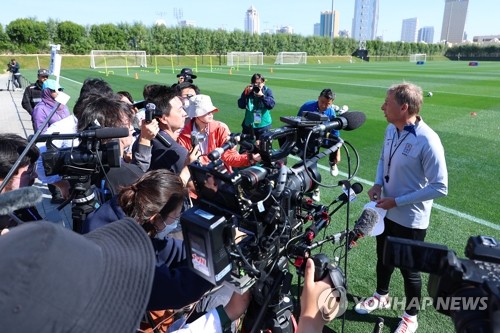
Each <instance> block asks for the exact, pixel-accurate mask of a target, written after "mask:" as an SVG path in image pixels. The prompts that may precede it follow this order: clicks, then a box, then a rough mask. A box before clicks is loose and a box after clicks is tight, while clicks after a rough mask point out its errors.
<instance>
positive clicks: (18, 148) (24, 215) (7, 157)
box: [0, 133, 42, 230]
mask: <svg viewBox="0 0 500 333" xmlns="http://www.w3.org/2000/svg"><path fill="white" fill-rule="evenodd" d="M27 145H28V141H27V140H26V139H24V138H22V137H20V136H19V135H17V134H13V133H2V134H0V181H1V182H2V183H3V181H4V179H5V177H6V176H7V175H8V174H9V172H10V169H12V167H13V166H14V164H15V163H16V161H17V159H18V158H19V156H20V155H21V153H22V152H23V151H24V149H26V146H27ZM39 154H40V151H39V150H38V148H37V147H36V146H32V147H31V148H30V150H29V151H28V153H27V154H26V156H24V158H23V159H22V160H21V163H20V164H19V166H18V168H17V170H16V171H15V173H14V175H13V177H12V178H11V179H9V182H8V183H7V184H6V185H5V187H4V188H3V190H2V193H5V192H9V191H14V190H17V189H19V188H21V187H25V186H31V185H33V182H34V181H35V178H36V177H37V174H36V168H35V163H36V160H37V158H38V156H39ZM13 214H14V215H15V216H16V217H17V218H19V219H20V220H21V221H23V222H28V221H38V220H41V219H42V217H41V216H40V214H39V213H38V210H37V209H36V207H29V208H22V209H18V210H16V211H14V212H13ZM16 225H17V222H16V221H15V220H14V219H13V218H12V217H10V216H7V215H4V216H0V230H3V229H5V228H10V227H14V226H16Z"/></svg>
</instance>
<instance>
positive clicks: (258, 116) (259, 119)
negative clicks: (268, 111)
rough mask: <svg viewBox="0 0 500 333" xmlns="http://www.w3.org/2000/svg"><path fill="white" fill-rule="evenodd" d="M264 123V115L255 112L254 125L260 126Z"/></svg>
mask: <svg viewBox="0 0 500 333" xmlns="http://www.w3.org/2000/svg"><path fill="white" fill-rule="evenodd" d="M261 122H262V114H261V113H260V111H257V112H254V114H253V123H254V124H260V123H261Z"/></svg>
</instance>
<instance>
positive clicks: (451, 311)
mask: <svg viewBox="0 0 500 333" xmlns="http://www.w3.org/2000/svg"><path fill="white" fill-rule="evenodd" d="M465 255H466V256H467V258H468V259H460V258H458V257H457V256H456V254H455V252H453V251H451V250H449V249H448V248H447V247H446V246H443V245H439V244H432V243H426V242H421V241H414V240H408V239H402V238H397V237H387V241H386V245H385V248H384V258H383V261H384V264H386V265H392V266H395V267H400V268H405V269H412V270H418V271H422V272H426V273H430V276H429V284H428V286H427V289H428V292H429V295H430V296H431V297H432V300H433V305H434V307H435V308H436V310H437V311H438V312H441V313H443V314H445V315H447V316H450V317H451V318H452V320H453V323H454V324H455V330H456V331H457V332H460V333H462V332H463V333H465V332H500V319H499V318H500V245H499V244H498V243H497V241H496V240H495V238H493V237H487V236H472V237H470V238H469V240H468V241H467V245H466V247H465Z"/></svg>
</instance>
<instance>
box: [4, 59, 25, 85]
mask: <svg viewBox="0 0 500 333" xmlns="http://www.w3.org/2000/svg"><path fill="white" fill-rule="evenodd" d="M20 67H21V66H20V65H19V63H18V62H17V60H16V59H14V58H12V59H11V60H10V62H9V63H8V64H7V71H9V72H11V73H12V77H11V80H12V85H13V86H14V87H15V88H14V90H15V91H21V90H22V88H23V86H22V84H21V72H20V71H19V70H20Z"/></svg>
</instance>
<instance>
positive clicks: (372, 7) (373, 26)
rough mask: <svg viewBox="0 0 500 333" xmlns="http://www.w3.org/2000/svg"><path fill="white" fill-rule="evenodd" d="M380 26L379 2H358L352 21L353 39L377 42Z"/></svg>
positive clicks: (355, 5)
mask: <svg viewBox="0 0 500 333" xmlns="http://www.w3.org/2000/svg"><path fill="white" fill-rule="evenodd" d="M377 25H378V0H356V2H355V3H354V18H353V19H352V38H354V39H355V40H359V41H361V42H362V41H367V40H375V37H376V36H377Z"/></svg>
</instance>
